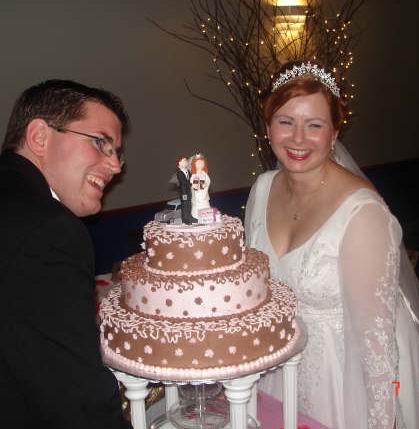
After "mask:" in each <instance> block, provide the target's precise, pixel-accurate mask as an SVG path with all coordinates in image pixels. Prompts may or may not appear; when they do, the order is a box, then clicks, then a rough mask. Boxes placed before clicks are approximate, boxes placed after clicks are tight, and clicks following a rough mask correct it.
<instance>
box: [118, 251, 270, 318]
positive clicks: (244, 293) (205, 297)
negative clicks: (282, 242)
mask: <svg viewBox="0 0 419 429" xmlns="http://www.w3.org/2000/svg"><path fill="white" fill-rule="evenodd" d="M269 277H270V274H269V263H268V257H267V256H266V255H265V254H263V253H262V252H259V251H257V250H255V249H246V250H245V251H244V253H243V258H242V261H241V262H240V263H239V264H238V265H237V266H235V267H234V268H226V269H224V270H222V271H220V270H216V271H215V272H212V273H207V274H205V275H202V274H201V275H198V274H192V275H191V274H186V273H185V274H169V273H156V272H155V271H154V270H150V268H149V266H148V264H147V257H146V254H145V252H143V253H139V254H136V255H134V256H132V257H130V258H128V259H127V260H125V261H124V262H123V264H122V267H121V280H122V281H121V283H122V294H123V300H124V301H125V304H126V305H127V306H128V307H130V308H132V309H133V310H136V311H138V312H141V313H144V314H149V315H152V316H163V317H169V318H194V317H197V318H203V317H204V318H205V317H220V316H228V315H231V314H237V313H241V312H243V311H247V310H251V309H253V308H255V307H257V306H258V305H260V304H262V303H263V302H264V301H265V300H266V299H267V296H268V285H269Z"/></svg>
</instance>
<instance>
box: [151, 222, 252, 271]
mask: <svg viewBox="0 0 419 429" xmlns="http://www.w3.org/2000/svg"><path fill="white" fill-rule="evenodd" d="M144 242H145V250H146V252H147V256H148V259H147V261H146V262H147V265H148V267H149V268H150V270H154V272H155V273H159V272H164V273H165V272H171V273H180V274H181V273H184V272H188V273H191V272H196V273H197V274H198V273H200V274H205V273H206V272H207V271H211V270H214V269H217V268H222V269H224V268H225V267H226V266H230V265H234V264H237V263H239V262H240V261H242V260H243V250H244V240H243V226H242V223H241V221H240V220H239V219H237V218H232V217H229V216H226V215H223V216H222V217H221V222H220V223H218V224H213V225H210V226H208V225H205V226H190V227H187V226H185V225H182V227H181V228H176V227H174V226H172V225H166V224H162V223H159V222H155V221H153V222H150V223H148V224H147V225H146V226H145V227H144Z"/></svg>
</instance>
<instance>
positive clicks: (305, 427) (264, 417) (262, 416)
mask: <svg viewBox="0 0 419 429" xmlns="http://www.w3.org/2000/svg"><path fill="white" fill-rule="evenodd" d="M258 419H259V421H260V423H261V429H282V428H283V418H282V403H281V402H280V401H278V400H277V399H275V398H273V397H272V396H270V395H267V394H266V393H263V392H259V393H258ZM298 429H330V428H328V427H327V426H324V425H322V424H321V423H318V422H316V421H315V420H313V419H310V418H309V417H306V416H304V415H302V414H299V415H298Z"/></svg>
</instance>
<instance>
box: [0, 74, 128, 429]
mask: <svg viewBox="0 0 419 429" xmlns="http://www.w3.org/2000/svg"><path fill="white" fill-rule="evenodd" d="M127 128H128V117H127V115H126V113H125V111H124V109H123V106H122V103H121V101H120V100H119V99H118V98H117V97H115V96H114V95H112V94H111V93H109V92H107V91H104V90H100V89H96V88H89V87H86V86H84V85H81V84H78V83H76V82H72V81H62V80H50V81H46V82H44V83H41V84H39V85H36V86H33V87H31V88H29V89H27V90H26V91H24V92H23V94H22V95H21V96H20V98H19V99H18V100H17V102H16V104H15V107H14V109H13V112H12V114H11V117H10V120H9V124H8V128H7V132H6V136H5V140H4V143H3V147H2V154H1V156H0V201H1V210H0V237H1V246H0V291H1V297H2V300H1V301H2V308H1V311H0V338H1V340H0V409H1V411H0V427H1V428H14V429H18V428H19V429H21V428H22V429H23V428H29V427H30V428H34V427H39V428H43V429H48V428H51V429H95V428H98V429H99V428H100V429H105V428H109V429H113V428H115V429H116V428H118V429H121V428H126V427H130V425H129V424H128V423H126V422H125V421H124V420H123V418H122V414H121V404H120V398H119V392H118V386H117V382H116V380H115V378H114V376H113V375H112V374H111V373H110V371H109V370H108V369H106V368H105V367H104V366H103V364H102V361H101V356H100V349H99V342H98V330H97V326H96V320H95V302H94V288H95V284H94V259H93V250H92V245H91V242H90V238H89V236H88V233H87V231H86V229H85V227H84V226H83V224H82V222H81V221H80V220H79V219H78V217H79V216H86V215H90V214H93V213H97V212H98V211H99V210H100V208H101V199H102V195H103V191H104V188H105V187H106V185H107V184H108V183H109V182H110V181H111V179H112V177H113V176H114V175H116V174H118V173H120V171H121V163H122V137H123V136H124V135H125V134H126V132H127Z"/></svg>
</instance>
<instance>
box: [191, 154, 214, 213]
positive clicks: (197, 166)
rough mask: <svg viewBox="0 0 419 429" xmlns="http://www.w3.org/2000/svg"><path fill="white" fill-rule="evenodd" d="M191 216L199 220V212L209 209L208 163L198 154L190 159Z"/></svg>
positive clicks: (209, 181)
mask: <svg viewBox="0 0 419 429" xmlns="http://www.w3.org/2000/svg"><path fill="white" fill-rule="evenodd" d="M190 182H191V185H192V216H193V217H195V218H197V219H198V218H199V211H200V210H202V209H209V208H210V204H209V192H208V190H209V186H210V183H211V180H210V178H209V176H208V163H207V160H206V158H205V157H204V155H202V154H201V153H198V154H196V155H194V156H193V157H192V176H191V178H190Z"/></svg>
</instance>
